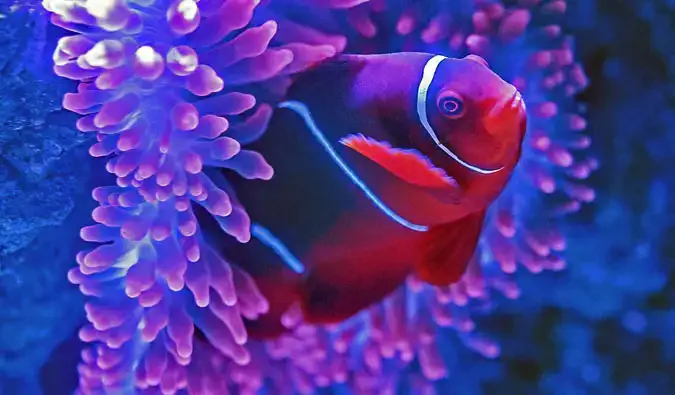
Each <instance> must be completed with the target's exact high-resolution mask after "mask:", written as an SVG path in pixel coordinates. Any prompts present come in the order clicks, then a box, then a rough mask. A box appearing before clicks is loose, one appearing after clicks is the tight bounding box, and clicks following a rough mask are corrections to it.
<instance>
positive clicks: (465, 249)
mask: <svg viewBox="0 0 675 395" xmlns="http://www.w3.org/2000/svg"><path fill="white" fill-rule="evenodd" d="M484 218H485V210H481V211H478V212H475V213H471V214H469V215H467V216H466V217H463V218H461V219H459V220H457V221H453V222H450V223H447V224H442V225H436V226H432V227H431V228H429V230H428V231H427V232H425V233H423V234H422V236H421V240H420V245H419V251H420V255H419V257H418V259H417V261H416V262H415V270H416V272H417V275H418V276H419V277H420V278H421V279H422V280H423V281H425V282H427V283H429V284H433V285H437V286H445V285H449V284H453V283H456V282H457V281H459V280H460V279H461V278H462V276H463V275H464V272H465V271H466V267H467V265H468V264H469V261H470V260H471V257H472V256H473V254H474V252H475V250H476V245H477V244H478V239H479V237H480V232H481V229H482V228H483V219H484Z"/></svg>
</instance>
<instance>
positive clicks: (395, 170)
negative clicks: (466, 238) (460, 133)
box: [340, 134, 459, 192]
mask: <svg viewBox="0 0 675 395" xmlns="http://www.w3.org/2000/svg"><path fill="white" fill-rule="evenodd" d="M340 143H341V144H342V145H344V146H346V147H349V148H351V149H353V150H354V151H356V152H358V153H359V154H361V155H363V156H365V157H366V158H368V159H370V160H372V161H373V162H375V163H377V164H378V165H380V166H382V167H383V168H385V169H386V170H387V171H389V172H390V173H392V174H393V175H395V176H396V177H398V178H400V179H402V180H404V181H406V182H408V183H410V184H413V185H417V186H421V187H426V188H434V189H436V188H438V189H441V190H454V191H455V192H459V185H458V184H457V181H456V180H455V179H454V178H452V177H450V176H449V175H448V174H447V173H446V172H445V171H444V170H443V169H439V168H438V167H436V166H434V165H433V163H431V160H429V158H427V157H426V156H424V155H422V153H420V152H419V151H417V150H414V149H399V148H393V147H392V146H391V145H390V144H389V143H387V142H383V141H378V140H375V139H373V138H371V137H366V136H364V135H362V134H358V135H355V134H350V135H348V136H346V137H343V138H342V139H340Z"/></svg>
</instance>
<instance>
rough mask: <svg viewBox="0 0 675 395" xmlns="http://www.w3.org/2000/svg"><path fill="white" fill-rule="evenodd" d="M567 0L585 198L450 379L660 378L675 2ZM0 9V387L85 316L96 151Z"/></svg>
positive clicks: (509, 383)
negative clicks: (548, 261)
mask: <svg viewBox="0 0 675 395" xmlns="http://www.w3.org/2000/svg"><path fill="white" fill-rule="evenodd" d="M569 4H570V8H571V9H570V10H569V15H570V18H569V28H571V29H572V32H573V33H574V34H575V35H576V39H577V48H576V49H577V56H578V58H579V59H580V60H581V61H582V62H583V64H584V67H585V69H586V72H587V73H588V75H589V77H590V80H591V84H590V86H589V88H588V89H587V90H586V91H585V92H583V93H582V94H580V95H579V97H578V99H579V100H580V101H581V102H583V103H586V105H587V106H588V120H589V134H590V136H591V137H592V138H593V141H594V146H593V147H594V148H593V149H594V151H595V153H596V155H597V156H598V158H599V160H600V162H601V163H602V167H601V168H600V169H599V170H598V171H597V172H596V173H595V174H594V175H593V176H592V179H591V183H592V184H593V186H594V187H595V188H596V190H597V196H598V198H597V200H596V202H595V203H594V204H592V205H590V206H589V207H586V208H585V209H583V210H582V212H581V213H579V214H577V215H575V216H572V217H570V218H569V219H568V223H567V224H566V226H565V227H566V229H565V230H566V234H567V236H568V246H569V248H568V252H567V260H568V262H570V265H569V268H568V270H567V271H565V272H563V273H558V274H542V275H537V276H533V275H530V274H523V275H521V276H520V277H521V278H519V282H520V284H522V288H523V293H522V295H523V296H522V297H521V298H520V299H519V300H517V301H514V302H504V303H501V304H500V306H499V308H498V309H497V310H496V311H495V312H494V313H492V314H490V315H488V316H487V317H484V318H483V322H481V327H482V328H483V329H486V330H488V331H489V332H490V333H491V334H492V335H494V336H495V337H496V338H498V339H499V340H500V342H501V343H502V345H503V357H502V358H501V359H499V360H497V361H486V360H484V359H482V358H480V357H478V356H476V355H474V354H472V353H471V352H470V351H468V350H464V351H460V352H458V353H457V354H456V355H457V357H456V358H457V359H456V361H455V362H456V364H457V367H458V368H459V369H460V370H461V371H462V373H463V374H462V375H461V377H458V378H457V379H454V380H453V382H452V383H451V387H450V388H451V390H452V391H453V392H452V393H457V394H481V393H488V394H530V393H532V394H565V395H568V394H629V395H638V394H669V393H675V374H673V373H675V330H673V328H675V308H674V306H675V271H674V270H673V267H672V266H673V259H674V255H675V247H673V244H671V243H672V241H671V240H672V237H671V236H674V235H675V228H674V226H673V225H674V218H673V213H675V210H673V207H672V206H673V203H672V202H673V199H672V197H671V193H672V191H673V190H675V189H673V187H675V185H674V184H675V177H674V176H673V172H672V164H673V163H675V160H674V159H673V157H672V152H675V126H674V125H675V40H674V39H673V37H675V2H674V1H672V0H658V1H657V0H632V1H630V0H623V1H619V0H597V1H592V0H579V1H569ZM0 13H1V14H2V15H3V17H2V18H1V19H0V394H3V395H4V394H9V395H15V394H17V395H18V394H21V395H23V394H26V395H32V394H40V393H45V394H63V393H66V392H68V389H69V388H70V389H72V388H74V385H75V383H76V378H75V364H76V361H77V357H78V356H77V350H78V348H79V344H78V342H77V341H76V340H75V337H74V336H73V335H74V334H75V332H76V329H77V327H78V326H79V325H80V324H81V322H82V321H83V320H84V314H83V311H82V303H83V299H82V297H81V295H80V293H79V292H78V290H77V288H76V287H74V286H72V285H70V284H69V283H68V282H67V281H66V271H67V270H68V269H69V268H70V267H71V266H72V265H73V256H74V254H75V252H76V251H78V249H79V248H80V246H79V243H80V241H79V238H78V228H79V227H80V226H82V225H83V224H85V223H87V222H88V221H89V215H90V212H91V209H92V207H93V201H91V199H90V190H91V185H92V184H94V183H96V179H95V177H98V176H100V175H101V174H102V172H101V171H100V170H101V169H102V163H100V162H97V161H94V160H92V159H90V158H89V157H88V156H87V154H86V150H87V148H88V144H86V142H85V141H84V138H83V137H82V136H81V135H80V134H79V133H78V132H77V131H75V130H74V128H73V127H72V125H74V121H75V116H74V115H72V114H69V113H68V112H66V111H64V110H62V109H61V107H60V100H61V99H60V98H61V97H62V95H63V93H65V92H67V91H69V90H72V88H73V84H72V82H69V81H66V80H64V79H60V78H57V77H55V76H53V75H52V74H51V72H50V65H51V59H50V56H49V54H50V53H51V48H50V46H53V43H54V37H55V35H56V34H57V32H56V31H54V30H51V29H50V28H49V27H47V26H46V24H45V21H44V18H40V17H38V16H37V15H35V14H31V13H28V12H26V11H25V10H19V11H16V12H10V10H9V7H8V5H7V4H5V5H4V6H3V5H2V4H0Z"/></svg>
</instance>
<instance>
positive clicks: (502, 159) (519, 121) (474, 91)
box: [413, 55, 527, 178]
mask: <svg viewBox="0 0 675 395" xmlns="http://www.w3.org/2000/svg"><path fill="white" fill-rule="evenodd" d="M434 66H435V69H434ZM417 94H418V95H417V112H418V116H419V119H420V122H421V124H422V126H423V130H422V136H416V137H417V140H418V141H417V142H418V144H419V145H420V146H421V147H420V148H421V151H422V152H423V153H425V154H428V155H429V156H430V157H432V158H441V159H440V160H441V161H443V162H444V164H445V165H441V167H442V168H443V169H444V170H446V171H448V172H450V173H449V174H450V176H457V175H456V174H452V173H456V172H458V171H459V172H469V173H476V174H493V173H497V172H500V171H504V170H507V171H508V170H509V168H512V167H513V166H515V163H516V162H517V161H518V158H519V157H520V149H521V144H522V141H523V138H524V136H525V131H526V129H527V114H526V109H525V103H524V101H523V98H522V96H521V94H520V93H519V92H518V90H517V89H516V88H515V87H514V86H513V85H511V84H509V83H508V82H506V81H504V80H503V79H502V78H501V77H500V76H499V75H497V74H496V73H495V72H494V71H492V70H491V69H490V68H489V66H488V64H487V62H486V61H485V60H484V59H482V58H481V57H479V56H476V55H469V56H467V57H465V58H463V59H449V58H442V59H439V60H438V61H437V62H436V64H434V59H432V60H431V61H429V62H428V63H427V65H426V67H425V70H424V75H423V77H422V81H421V82H420V86H419V88H418V91H417ZM413 139H414V138H413ZM443 156H445V157H447V159H448V160H442V157H443ZM457 178H462V177H457Z"/></svg>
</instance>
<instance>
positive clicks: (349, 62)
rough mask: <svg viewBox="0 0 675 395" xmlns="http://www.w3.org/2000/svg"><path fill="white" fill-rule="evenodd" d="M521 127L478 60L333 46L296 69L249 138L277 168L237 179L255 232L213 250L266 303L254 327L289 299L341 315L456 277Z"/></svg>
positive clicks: (505, 89) (270, 322) (510, 102)
mask: <svg viewBox="0 0 675 395" xmlns="http://www.w3.org/2000/svg"><path fill="white" fill-rule="evenodd" d="M526 127H527V117H526V110H525V104H524V102H523V99H522V97H521V95H520V93H519V92H518V90H517V89H516V88H515V87H514V86H513V85H511V84H509V83H507V82H506V81H504V80H503V79H501V78H500V77H499V76H498V75H497V74H495V73H494V72H493V71H492V70H491V69H490V68H489V66H488V64H487V62H486V61H485V60H483V59H482V58H480V57H478V56H475V55H469V56H467V57H465V58H462V59H454V58H446V57H443V56H439V55H433V54H428V53H394V54H383V55H339V56H336V57H335V58H333V59H330V60H328V61H325V62H323V63H321V64H320V65H317V66H316V67H315V68H313V69H312V70H310V71H307V72H305V73H302V74H301V75H299V76H298V77H297V78H296V79H295V80H294V81H293V83H292V85H291V87H290V89H289V92H288V94H287V97H285V100H284V101H282V102H281V103H279V105H278V109H277V110H275V114H274V116H273V117H272V120H271V121H270V124H269V127H268V129H267V131H266V133H265V134H264V135H263V136H262V137H261V139H260V140H258V141H257V142H255V143H253V144H251V146H250V147H251V148H252V149H254V150H256V151H258V152H260V153H262V154H263V155H264V156H265V158H266V159H267V161H268V163H269V164H270V165H271V166H272V167H273V168H274V169H275V174H274V176H273V177H272V179H271V180H268V181H260V182H257V181H253V182H252V181H246V182H235V184H236V185H234V186H235V190H236V191H237V199H238V200H239V201H241V202H242V204H243V205H244V206H245V208H246V210H247V212H248V214H249V216H250V218H251V221H252V228H251V229H252V239H251V241H249V242H248V243H245V244H241V245H239V244H236V245H235V244H230V245H227V246H223V247H222V249H223V254H224V255H226V256H228V257H233V260H234V261H235V262H237V263H238V264H239V265H240V266H241V267H242V268H245V269H246V270H247V271H248V272H249V273H250V274H251V275H252V277H253V278H254V279H255V281H256V283H257V285H258V287H259V288H260V289H261V291H262V293H263V294H264V295H265V296H266V297H267V298H268V300H269V301H270V311H269V313H268V314H267V315H266V316H263V317H262V318H261V319H259V320H256V321H251V322H249V323H248V330H249V334H250V335H251V336H254V337H256V336H259V337H268V336H276V335H278V334H279V333H280V332H281V331H283V330H284V329H283V326H282V325H281V324H280V320H281V316H282V314H283V313H284V311H286V310H287V309H288V308H289V306H291V305H293V304H299V306H300V307H301V310H302V314H303V319H304V321H305V322H309V323H335V322H341V321H343V320H345V319H347V318H349V317H351V316H352V315H354V314H356V313H357V312H359V311H361V310H362V309H364V308H366V307H368V306H370V305H372V304H374V303H376V302H377V301H379V300H381V299H382V298H384V297H386V296H387V295H388V294H389V293H391V292H392V291H394V290H395V289H396V288H398V287H399V286H401V285H402V284H403V283H404V281H405V279H406V277H407V276H409V275H411V274H415V275H416V276H418V277H419V278H420V279H422V280H423V281H425V282H427V283H429V284H433V285H437V286H442V285H448V284H452V283H455V282H457V281H459V280H460V278H461V277H462V275H463V273H464V271H465V270H466V267H467V264H468V262H469V261H470V259H471V257H472V255H473V254H474V252H475V249H476V244H477V242H478V239H479V236H480V232H481V228H482V226H483V220H484V218H485V213H486V210H487V209H488V207H489V205H490V203H491V202H493V201H494V200H495V198H496V197H497V196H498V195H499V194H500V192H501V191H502V190H503V189H504V187H505V185H506V184H507V181H508V180H509V178H510V176H511V174H512V172H513V169H514V167H515V166H516V164H517V163H518V160H519V158H520V155H521V144H522V141H523V138H524V135H525V131H526Z"/></svg>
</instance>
